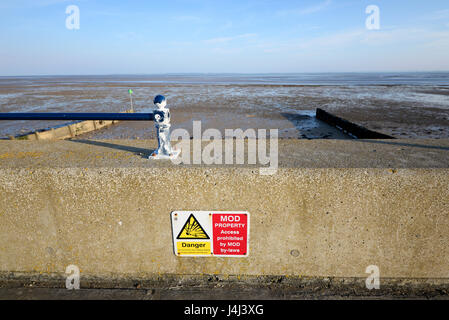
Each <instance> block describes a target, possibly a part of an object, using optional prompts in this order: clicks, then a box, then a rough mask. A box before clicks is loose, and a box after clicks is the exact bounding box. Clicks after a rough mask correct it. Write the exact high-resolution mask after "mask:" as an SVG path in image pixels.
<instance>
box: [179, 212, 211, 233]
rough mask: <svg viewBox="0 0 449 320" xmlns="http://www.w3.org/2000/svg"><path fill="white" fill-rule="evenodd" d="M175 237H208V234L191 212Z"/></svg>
mask: <svg viewBox="0 0 449 320" xmlns="http://www.w3.org/2000/svg"><path fill="white" fill-rule="evenodd" d="M177 239H209V236H208V235H207V233H206V231H204V229H203V227H202V226H201V225H200V223H199V222H198V220H196V218H195V216H194V215H193V214H191V215H190V216H189V218H188V219H187V221H186V223H185V224H184V227H182V229H181V232H179V234H178V237H177Z"/></svg>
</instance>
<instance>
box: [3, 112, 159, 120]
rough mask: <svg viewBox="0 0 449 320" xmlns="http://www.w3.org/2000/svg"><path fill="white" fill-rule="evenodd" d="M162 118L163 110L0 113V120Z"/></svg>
mask: <svg viewBox="0 0 449 320" xmlns="http://www.w3.org/2000/svg"><path fill="white" fill-rule="evenodd" d="M156 114H159V115H160V116H161V119H163V118H164V113H163V112H158V111H155V112H154V113H22V112H18V113H14V112H11V113H0V120H83V121H85V120H109V121H111V120H120V121H154V120H155V117H154V116H155V115H156Z"/></svg>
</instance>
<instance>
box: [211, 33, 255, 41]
mask: <svg viewBox="0 0 449 320" xmlns="http://www.w3.org/2000/svg"><path fill="white" fill-rule="evenodd" d="M256 36H257V34H255V33H245V34H239V35H236V36H232V37H221V38H212V39H207V40H204V42H205V43H226V42H230V41H234V40H238V39H245V38H251V37H256Z"/></svg>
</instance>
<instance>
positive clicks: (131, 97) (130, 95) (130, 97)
mask: <svg viewBox="0 0 449 320" xmlns="http://www.w3.org/2000/svg"><path fill="white" fill-rule="evenodd" d="M128 93H129V99H130V100H131V112H134V107H133V96H132V94H133V93H134V92H133V91H132V90H131V89H129V90H128Z"/></svg>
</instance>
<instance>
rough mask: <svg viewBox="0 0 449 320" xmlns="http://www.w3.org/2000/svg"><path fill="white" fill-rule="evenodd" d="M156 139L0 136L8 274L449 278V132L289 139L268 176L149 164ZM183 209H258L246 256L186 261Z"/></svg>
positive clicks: (2, 245) (1, 247)
mask: <svg viewBox="0 0 449 320" xmlns="http://www.w3.org/2000/svg"><path fill="white" fill-rule="evenodd" d="M152 146H153V147H154V146H156V142H155V141H85V142H84V143H76V142H72V141H58V142H33V141H0V271H1V272H2V273H3V274H6V275H8V274H9V275H11V272H19V273H22V274H25V275H27V274H29V275H39V274H42V275H52V274H56V275H62V274H63V273H64V272H65V268H66V267H67V266H68V265H70V264H75V265H77V266H79V267H80V269H81V275H82V277H83V276H85V277H99V278H101V279H108V278H114V277H115V278H117V277H118V278H122V279H133V278H135V279H150V278H155V277H156V278H161V277H165V276H168V275H177V276H188V275H201V274H208V275H219V276H220V277H224V278H226V277H230V276H232V277H243V276H246V277H250V276H286V277H287V278H301V277H304V276H305V277H318V278H319V277H330V278H334V277H337V278H347V279H349V278H355V279H365V278H366V277H367V274H366V273H365V270H366V267H367V266H369V265H377V266H378V267H379V268H380V273H381V277H382V278H385V279H387V278H390V279H419V278H421V279H427V280H428V281H437V283H439V284H442V285H445V284H448V283H449V232H448V231H449V201H448V199H449V168H448V164H449V161H448V159H449V157H448V156H449V141H447V140H410V141H403V140H397V141H394V142H390V141H388V142H387V141H378V140H374V141H347V140H346V141H344V140H341V141H296V140H284V141H279V153H280V156H279V157H280V158H279V163H280V165H279V166H280V168H279V169H278V171H277V173H276V174H275V175H271V176H262V175H259V172H258V170H254V168H253V167H252V166H237V165H235V166H230V165H223V166H218V165H215V166H210V167H205V166H188V165H182V166H176V165H174V164H171V163H170V162H167V161H164V162H155V161H149V160H147V159H145V158H144V155H146V154H149V153H150V152H151V150H148V149H146V148H148V147H149V148H150V149H151V147H152ZM374 150H375V151H374ZM173 210H245V211H249V212H250V213H251V235H250V256H249V257H248V258H238V259H236V258H233V259H228V258H216V257H214V258H187V257H176V256H175V255H174V254H173V248H172V235H171V226H170V215H169V214H170V212H171V211H173ZM6 278H7V277H6ZM237 279H239V278H237ZM427 280H426V281H427Z"/></svg>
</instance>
